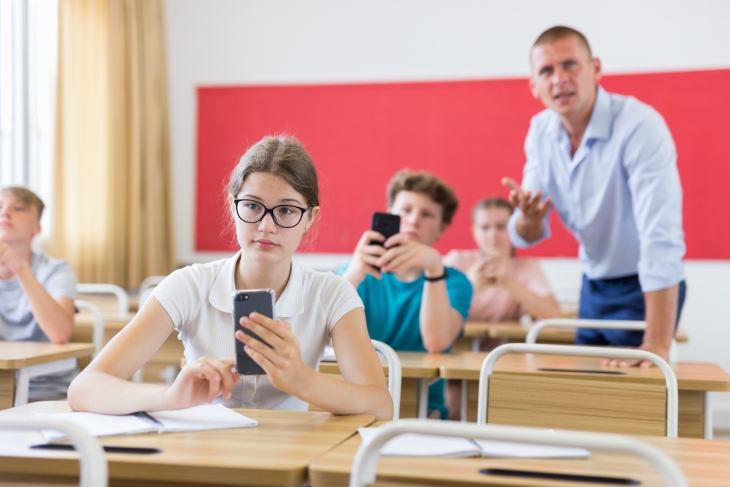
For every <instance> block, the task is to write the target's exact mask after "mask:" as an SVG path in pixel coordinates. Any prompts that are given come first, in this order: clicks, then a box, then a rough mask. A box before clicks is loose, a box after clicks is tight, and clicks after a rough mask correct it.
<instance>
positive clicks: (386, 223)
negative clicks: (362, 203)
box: [370, 211, 400, 245]
mask: <svg viewBox="0 0 730 487" xmlns="http://www.w3.org/2000/svg"><path fill="white" fill-rule="evenodd" d="M370 230H373V231H375V232H378V233H380V234H381V235H383V236H384V237H385V240H388V239H389V238H390V237H392V236H393V235H395V234H396V233H398V232H400V215H394V214H392V213H380V212H378V211H376V212H375V213H373V219H372V222H371V223H370ZM383 243H384V242H378V241H377V240H373V241H371V242H370V244H371V245H373V244H374V245H383Z"/></svg>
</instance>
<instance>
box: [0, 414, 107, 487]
mask: <svg viewBox="0 0 730 487" xmlns="http://www.w3.org/2000/svg"><path fill="white" fill-rule="evenodd" d="M2 429H52V430H58V431H61V432H62V433H65V434H66V435H67V436H68V437H69V439H70V440H71V443H72V444H73V445H74V447H75V448H76V450H77V451H78V452H79V463H80V464H81V468H80V475H79V477H80V478H79V480H80V487H106V486H107V485H108V469H107V463H106V457H105V456H104V450H103V448H102V447H101V444H100V443H99V441H98V440H97V439H96V438H94V437H93V436H91V435H89V434H88V433H87V432H85V431H84V430H82V429H81V428H79V427H78V426H76V425H74V424H71V423H69V422H67V421H61V420H58V419H52V418H44V417H39V416H34V417H18V416H13V417H5V418H0V430H2Z"/></svg>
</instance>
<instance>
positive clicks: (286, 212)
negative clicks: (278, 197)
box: [233, 199, 311, 228]
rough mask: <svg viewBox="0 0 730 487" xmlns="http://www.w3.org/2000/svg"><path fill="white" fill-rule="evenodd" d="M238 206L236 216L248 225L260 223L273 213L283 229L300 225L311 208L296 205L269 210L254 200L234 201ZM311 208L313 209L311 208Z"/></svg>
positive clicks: (280, 206) (273, 216)
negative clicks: (268, 214)
mask: <svg viewBox="0 0 730 487" xmlns="http://www.w3.org/2000/svg"><path fill="white" fill-rule="evenodd" d="M233 204H234V205H236V215H238V218H240V219H241V221H243V222H246V223H258V222H260V221H261V220H263V219H264V217H265V216H266V214H267V213H271V218H273V219H274V223H276V224H277V225H279V226H280V227H282V228H292V227H296V226H297V225H299V222H300V221H302V217H303V216H304V213H305V212H306V211H307V210H309V208H302V207H301V206H294V205H277V206H274V207H273V208H267V207H266V206H265V205H263V204H262V203H259V202H258V201H254V200H245V199H242V200H233ZM310 208H311V207H310Z"/></svg>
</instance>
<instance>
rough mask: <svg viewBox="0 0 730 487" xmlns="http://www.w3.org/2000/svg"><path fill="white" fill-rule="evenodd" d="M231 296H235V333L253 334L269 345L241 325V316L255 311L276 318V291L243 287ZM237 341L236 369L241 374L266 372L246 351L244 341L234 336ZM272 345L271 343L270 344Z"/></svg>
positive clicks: (261, 373) (259, 338)
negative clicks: (239, 331)
mask: <svg viewBox="0 0 730 487" xmlns="http://www.w3.org/2000/svg"><path fill="white" fill-rule="evenodd" d="M231 297H232V298H233V322H234V326H233V330H234V334H235V332H237V331H238V330H241V331H242V332H244V333H246V334H248V335H251V336H252V337H254V338H255V339H257V340H259V341H260V342H262V343H264V344H266V345H269V344H268V343H266V341H264V340H262V339H261V337H259V336H258V335H256V333H253V332H252V331H250V330H247V329H246V328H244V327H242V326H241V318H242V317H244V316H246V317H248V316H249V315H250V314H251V313H253V312H254V311H255V312H257V313H259V314H262V315H264V316H268V317H269V318H271V319H272V320H275V319H276V315H275V314H274V309H275V303H276V293H275V292H274V290H273V289H243V290H241V291H235V292H234V293H233V294H232V295H231ZM233 340H234V341H235V342H236V371H238V374H239V375H263V374H266V372H265V371H264V369H262V368H261V366H260V365H259V364H257V363H256V362H254V360H253V359H252V358H251V357H250V356H249V355H248V354H247V353H246V351H245V350H244V349H243V347H244V343H243V342H241V341H240V340H238V339H237V338H235V337H234V338H233ZM269 346H271V345H269Z"/></svg>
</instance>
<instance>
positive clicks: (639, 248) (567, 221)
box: [508, 87, 685, 292]
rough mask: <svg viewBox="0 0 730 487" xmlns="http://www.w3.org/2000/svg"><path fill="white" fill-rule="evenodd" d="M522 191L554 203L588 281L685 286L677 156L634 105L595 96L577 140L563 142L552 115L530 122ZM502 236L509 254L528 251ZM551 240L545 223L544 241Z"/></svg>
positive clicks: (657, 122) (646, 287)
mask: <svg viewBox="0 0 730 487" xmlns="http://www.w3.org/2000/svg"><path fill="white" fill-rule="evenodd" d="M525 154H526V156H527V163H526V164H525V169H524V176H523V179H522V187H523V188H524V189H527V190H530V191H533V192H534V191H537V190H538V189H539V190H541V191H542V192H543V196H545V197H546V196H551V197H552V198H553V206H554V207H555V209H556V210H557V211H558V213H559V214H560V219H561V220H562V221H563V224H564V225H565V226H566V228H568V230H570V231H571V232H572V233H573V235H575V236H576V238H577V239H578V241H579V242H580V249H579V256H580V260H581V263H582V264H583V269H584V272H585V274H586V276H587V277H588V279H611V278H614V277H624V276H629V275H632V274H638V275H639V282H640V283H641V289H642V290H643V291H644V292H648V291H656V290H659V289H665V288H668V287H670V286H673V285H674V284H677V283H678V282H680V281H682V280H683V279H684V269H683V266H682V257H683V256H684V251H685V245H684V232H683V231H682V186H681V184H680V181H679V173H678V171H677V153H676V151H675V148H674V141H673V140H672V134H671V133H670V132H669V128H668V127H667V124H666V123H665V122H664V119H663V118H662V117H661V115H659V113H657V111H656V110H654V109H653V108H651V107H650V106H649V105H646V104H645V103H642V102H640V101H638V100H637V99H635V98H633V97H627V96H622V95H616V94H613V93H607V92H606V91H605V90H604V89H603V88H600V87H599V88H598V94H597V96H596V103H595V105H594V107H593V113H592V114H591V119H590V122H589V123H588V126H587V127H586V131H585V134H584V135H583V140H582V141H581V143H580V146H579V147H578V150H577V151H576V152H575V155H573V156H572V157H571V155H570V137H569V136H568V133H567V131H566V130H565V127H563V125H562V122H561V121H560V117H559V116H558V114H557V113H556V112H554V111H553V110H550V109H548V110H544V111H542V112H540V113H538V114H537V115H535V116H534V117H533V119H532V121H531V123H530V131H529V132H528V134H527V138H526V139H525ZM519 214H520V211H519V209H518V210H515V212H514V214H513V216H512V218H511V219H510V221H509V225H508V229H509V232H510V237H511V239H512V243H513V244H514V245H515V246H516V247H529V246H531V245H534V244H536V243H537V241H536V242H527V241H525V240H524V239H523V238H522V237H520V236H519V234H518V233H517V231H516V230H515V221H516V219H517V217H518V215H519ZM549 236H550V225H549V220H548V217H545V234H544V235H543V237H542V238H541V239H540V240H542V239H545V238H547V237H549Z"/></svg>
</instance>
